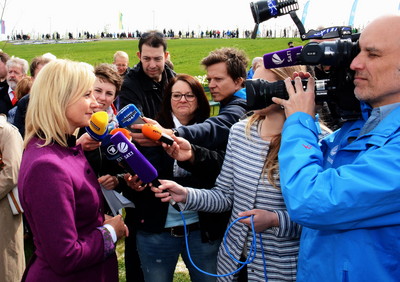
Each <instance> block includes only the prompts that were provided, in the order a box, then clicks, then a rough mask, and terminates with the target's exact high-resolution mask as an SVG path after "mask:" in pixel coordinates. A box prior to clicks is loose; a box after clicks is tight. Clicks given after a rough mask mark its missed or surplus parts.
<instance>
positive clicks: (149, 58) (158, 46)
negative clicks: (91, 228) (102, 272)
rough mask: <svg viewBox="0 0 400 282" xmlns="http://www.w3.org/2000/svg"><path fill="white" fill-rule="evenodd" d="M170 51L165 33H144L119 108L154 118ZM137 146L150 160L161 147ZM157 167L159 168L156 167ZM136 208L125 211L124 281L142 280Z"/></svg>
mask: <svg viewBox="0 0 400 282" xmlns="http://www.w3.org/2000/svg"><path fill="white" fill-rule="evenodd" d="M168 55H169V53H168V52H167V42H166V40H165V38H164V35H163V34H162V33H160V32H157V31H150V32H146V33H143V34H142V36H141V38H140V40H139V51H138V52H137V56H138V58H139V59H140V62H139V63H138V64H137V65H136V66H135V67H134V68H132V69H131V70H130V71H129V73H128V74H126V75H125V78H124V82H123V84H122V89H121V92H120V94H119V109H122V108H123V107H124V106H126V105H128V104H134V105H135V106H136V107H137V108H138V109H139V110H140V111H141V112H142V114H143V115H144V116H146V117H148V118H152V119H155V118H156V116H157V114H158V111H159V110H160V108H161V103H162V98H163V89H164V87H165V85H166V84H167V83H168V82H169V80H170V79H171V78H172V77H174V76H175V72H174V71H173V70H171V69H170V68H169V67H168V66H167V65H166V60H167V58H168ZM138 149H139V150H140V151H141V152H142V153H143V154H144V155H145V157H146V158H147V159H149V161H150V162H153V165H154V161H153V160H152V158H153V157H156V156H157V155H158V153H157V150H162V148H160V147H158V148H157V147H156V148H155V147H150V148H142V147H140V146H138ZM157 168H158V167H157ZM132 193H133V192H132V191H124V195H125V196H126V197H127V198H130V199H131V198H132V197H135V195H133V194H132ZM134 218H135V210H134V209H127V210H126V219H125V223H126V224H127V225H128V227H129V230H131V232H130V236H129V237H127V238H125V268H126V281H128V282H129V281H144V278H143V274H142V270H141V268H140V260H139V256H138V254H137V250H136V234H135V232H134V230H135V226H134Z"/></svg>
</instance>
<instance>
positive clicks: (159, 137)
mask: <svg viewBox="0 0 400 282" xmlns="http://www.w3.org/2000/svg"><path fill="white" fill-rule="evenodd" d="M142 133H143V135H144V136H146V137H147V138H149V139H151V140H154V141H160V142H163V143H166V144H168V145H172V144H173V143H174V139H172V137H170V136H168V135H167V134H165V133H163V132H162V131H161V129H159V128H158V127H157V126H155V125H153V124H150V123H146V124H144V125H143V127H142Z"/></svg>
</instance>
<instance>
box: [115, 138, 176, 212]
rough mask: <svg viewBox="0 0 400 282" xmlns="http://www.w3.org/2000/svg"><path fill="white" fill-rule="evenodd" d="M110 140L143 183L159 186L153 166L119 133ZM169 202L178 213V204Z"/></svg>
mask: <svg viewBox="0 0 400 282" xmlns="http://www.w3.org/2000/svg"><path fill="white" fill-rule="evenodd" d="M110 140H111V142H112V143H113V144H114V146H115V147H116V148H117V150H118V151H119V153H120V154H121V155H122V157H123V158H124V159H125V161H126V163H127V164H128V165H129V167H130V168H131V169H132V170H133V171H134V172H136V174H137V176H138V177H139V178H140V180H142V181H143V183H153V184H154V185H156V186H160V185H161V184H160V182H159V181H158V172H157V170H156V169H155V168H154V166H153V165H152V164H151V163H150V162H149V161H148V160H147V159H146V158H145V157H144V156H143V155H142V153H141V152H140V151H139V150H138V149H137V148H136V147H135V145H134V144H132V143H131V142H130V141H129V140H128V139H127V138H126V137H125V136H124V135H123V134H122V133H121V132H117V133H116V134H115V135H113V136H112V137H111V139H110ZM169 202H170V204H171V205H172V206H173V207H174V208H175V209H176V210H177V211H180V208H179V206H178V204H177V203H176V202H175V201H174V200H172V199H171V200H170V201H169Z"/></svg>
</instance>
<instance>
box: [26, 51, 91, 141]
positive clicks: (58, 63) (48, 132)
mask: <svg viewBox="0 0 400 282" xmlns="http://www.w3.org/2000/svg"><path fill="white" fill-rule="evenodd" d="M94 81H95V75H94V72H93V67H92V66H91V65H89V64H86V63H81V62H73V61H69V60H61V59H57V60H54V61H51V62H49V63H48V64H46V65H45V66H44V67H43V69H42V70H41V71H40V72H39V74H38V76H37V78H36V79H35V82H34V83H33V85H32V88H31V94H30V101H29V107H28V111H27V113H26V125H25V132H26V133H25V140H24V146H25V147H26V145H27V144H28V143H29V141H30V140H31V139H32V138H33V137H34V136H37V137H39V138H40V139H41V140H44V144H42V145H41V146H47V145H49V144H51V143H53V142H57V143H58V144H60V145H62V146H65V147H67V146H68V144H67V136H66V134H67V133H68V131H69V122H68V120H67V117H66V109H67V107H68V106H69V105H71V104H73V103H75V102H76V101H78V99H79V98H80V97H82V96H83V95H84V93H86V92H87V91H88V90H89V89H90V88H91V87H93V84H94Z"/></svg>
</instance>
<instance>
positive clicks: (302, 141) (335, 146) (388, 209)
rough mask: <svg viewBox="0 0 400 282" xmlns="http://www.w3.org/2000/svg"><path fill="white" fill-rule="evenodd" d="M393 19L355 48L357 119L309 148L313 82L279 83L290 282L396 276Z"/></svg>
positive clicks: (399, 188)
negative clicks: (291, 230)
mask: <svg viewBox="0 0 400 282" xmlns="http://www.w3.org/2000/svg"><path fill="white" fill-rule="evenodd" d="M399 30H400V16H397V15H396V16H395V15H390V16H384V17H381V18H378V19H376V20H374V21H373V22H371V23H370V24H369V25H368V26H367V27H366V28H365V30H364V31H363V32H362V34H361V36H360V40H359V46H360V52H359V54H358V55H357V56H356V57H355V58H354V59H353V61H352V63H351V65H350V68H351V69H352V70H354V71H355V78H354V84H355V91H354V92H355V95H356V97H357V99H358V100H360V103H361V109H362V116H361V117H360V118H359V119H358V120H356V121H348V122H346V123H345V124H344V125H343V126H342V127H341V128H340V129H339V130H338V131H336V132H335V133H333V134H332V135H331V136H329V137H328V138H327V139H325V140H323V141H322V142H321V144H320V145H319V144H318V134H317V129H316V127H315V122H314V118H313V117H314V113H315V112H314V111H315V101H314V100H315V96H314V80H313V79H312V78H310V79H309V82H308V85H307V89H306V90H303V89H302V85H301V81H300V78H296V79H295V86H294V87H293V86H292V84H291V83H290V79H287V80H285V84H286V88H287V89H288V93H289V100H283V99H279V98H273V101H274V102H275V103H277V104H280V105H281V106H283V107H284V108H285V113H286V116H287V120H286V122H285V125H284V129H283V133H282V143H281V148H280V152H279V162H280V167H281V168H282V170H281V171H280V176H281V186H282V193H283V195H284V199H285V203H286V205H287V209H288V211H289V214H290V216H291V218H292V219H293V220H294V221H296V222H298V223H299V224H302V225H303V226H304V228H303V233H302V237H301V242H300V255H299V265H298V274H297V279H298V281H398V279H399V277H400V267H399V265H400V257H399V254H400V181H399V180H398V179H399V177H398V173H399V171H400V154H399V148H400V107H399V106H400V49H398V44H397V43H398V42H399V39H400V32H399Z"/></svg>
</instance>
